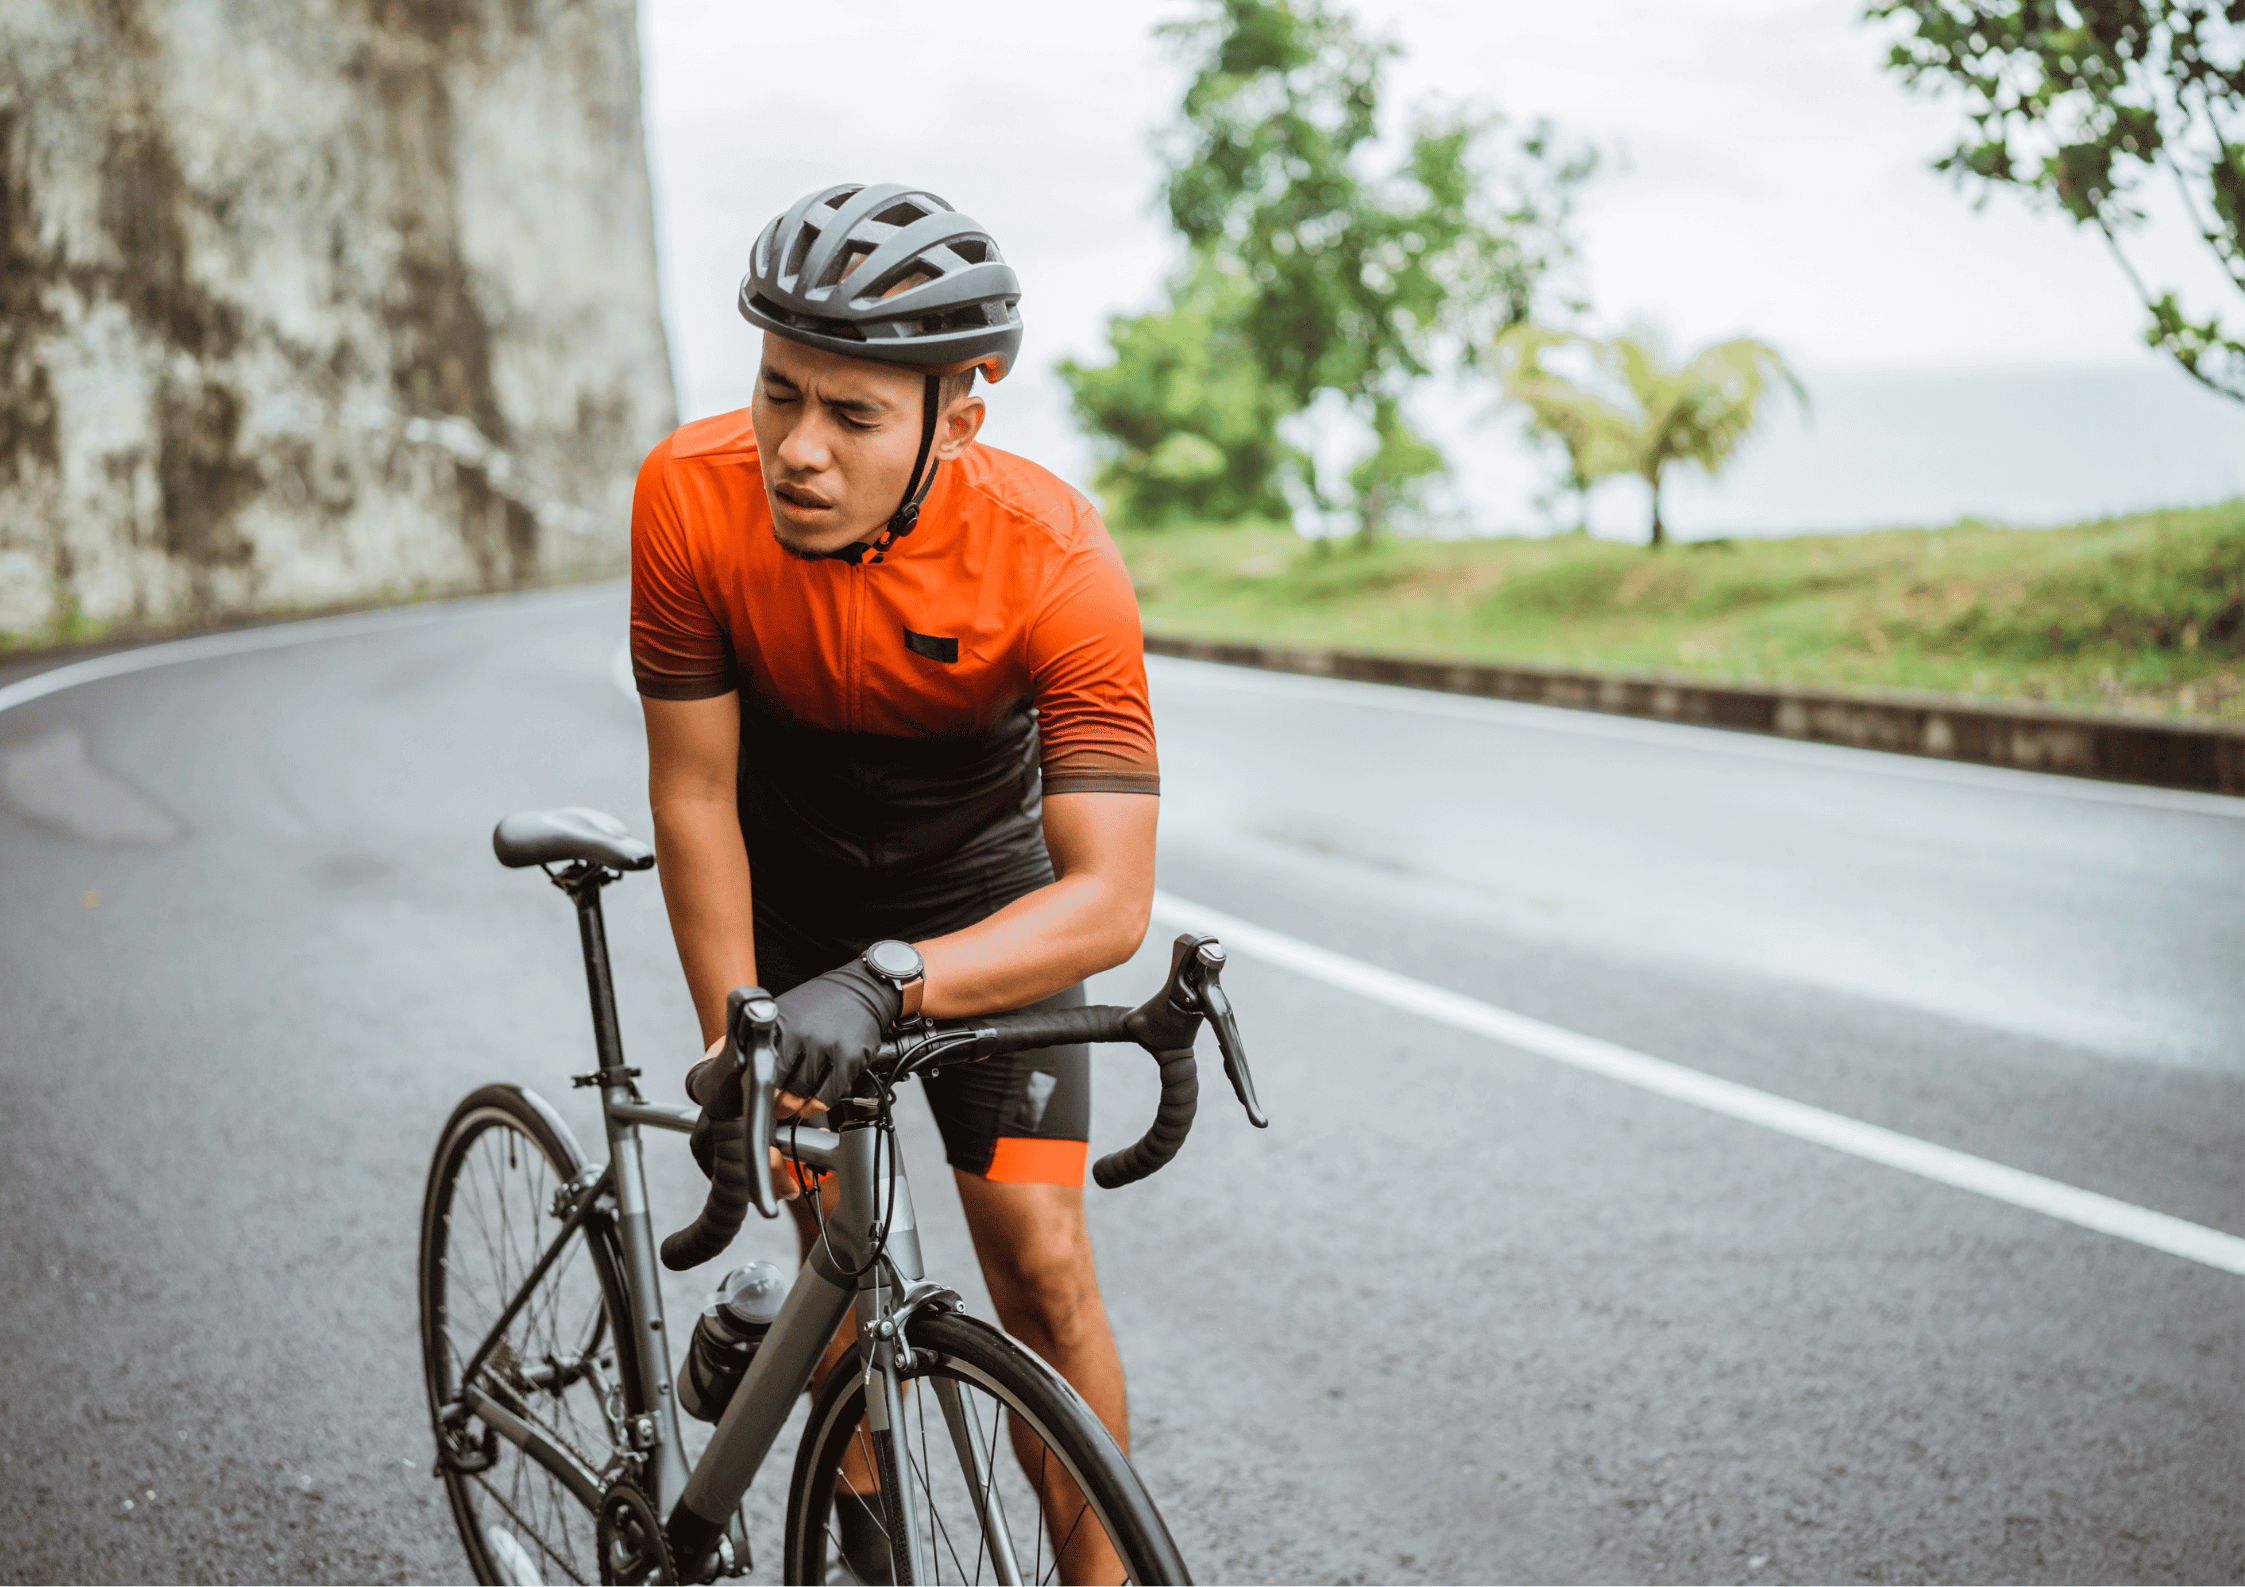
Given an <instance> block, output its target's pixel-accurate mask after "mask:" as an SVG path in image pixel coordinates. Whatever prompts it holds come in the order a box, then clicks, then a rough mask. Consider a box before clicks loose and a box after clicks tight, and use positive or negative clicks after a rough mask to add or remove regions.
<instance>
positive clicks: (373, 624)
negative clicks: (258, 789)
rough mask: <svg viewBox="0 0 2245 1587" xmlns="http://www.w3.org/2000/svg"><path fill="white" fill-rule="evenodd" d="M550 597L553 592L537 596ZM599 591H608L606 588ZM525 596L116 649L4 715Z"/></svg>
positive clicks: (55, 672)
mask: <svg viewBox="0 0 2245 1587" xmlns="http://www.w3.org/2000/svg"><path fill="white" fill-rule="evenodd" d="M547 593H550V592H547V591H537V592H535V594H547ZM569 593H570V594H572V595H574V594H580V593H587V592H583V591H574V590H573V591H571V592H569ZM599 593H602V594H606V593H607V592H606V591H605V590H601V591H600V592H599ZM526 598H532V597H526V596H524V595H521V594H515V593H511V592H510V593H508V594H505V595H486V596H478V597H475V598H474V599H470V600H455V601H445V602H442V603H440V604H438V605H435V606H411V607H398V606H391V607H385V608H383V609H382V610H380V611H373V612H345V613H342V614H340V615H338V616H335V617H308V618H305V619H304V620H302V621H301V622H294V623H271V624H267V625H266V626H264V627H261V628H240V629H235V630H233V631H232V632H230V633H223V634H199V635H197V636H196V637H195V638H193V639H173V640H167V641H165V642H164V643H163V644H159V645H141V646H139V647H137V648H136V649H132V650H117V651H112V652H110V654H108V655H106V656H89V657H87V658H86V659H85V660H84V661H73V662H70V663H68V664H67V665H65V666H60V667H54V668H50V669H49V670H48V671H46V672H35V673H33V674H32V675H31V676H30V677H28V678H18V679H17V680H16V681H15V682H13V683H10V684H6V685H0V711H8V710H11V709H13V708H14V707H16V706H19V705H27V704H29V703H30V702H31V701H33V700H42V699H45V698H46V697H47V696H48V695H50V694H60V693H61V692H62V691H63V690H65V689H75V688H77V687H78V686H79V685H80V684H83V683H98V682H100V681H101V680H102V679H104V678H117V677H122V676H124V675H125V674H126V673H131V672H146V671H148V670H149V669H150V668H152V667H171V666H177V665H178V664H179V663H181V662H186V661H208V660H211V659H212V658H214V657H218V656H239V655H245V654H248V653H249V652H251V651H257V650H278V649H280V648H282V647H283V646H287V645H308V644H311V643H312V642H313V641H315V640H321V639H349V638H350V637H352V636H353V635H355V634H367V633H386V632H391V631H394V630H396V629H400V628H420V627H422V626H424V625H426V624H429V623H435V622H442V621H443V620H444V619H446V618H448V617H457V616H460V615H462V614H464V613H468V612H473V611H480V610H483V609H484V608H486V607H488V606H491V605H493V604H494V603H498V602H506V601H520V600H524V599H526ZM0 659H4V658H0Z"/></svg>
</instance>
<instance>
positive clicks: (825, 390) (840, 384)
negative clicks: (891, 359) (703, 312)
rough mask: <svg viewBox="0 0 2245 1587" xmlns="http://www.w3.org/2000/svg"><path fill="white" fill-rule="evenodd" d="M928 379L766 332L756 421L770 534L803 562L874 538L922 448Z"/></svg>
mask: <svg viewBox="0 0 2245 1587" xmlns="http://www.w3.org/2000/svg"><path fill="white" fill-rule="evenodd" d="M924 389H925V380H924V378H923V377H922V376H921V375H919V374H918V373H916V372H915V371H913V370H909V369H899V368H896V367H895V366H894V365H890V364H875V363H868V362H867V361H866V360H864V359H862V358H845V357H843V356H842V355H841V354H839V353H829V352H825V351H822V350H821V349H819V348H816V347H806V346H804V345H803V344H802V343H800V342H791V341H788V340H787V339H786V338H785V337H780V336H773V335H769V334H767V335H766V336H765V338H764V363H763V368H762V369H761V370H760V371H759V373H758V376H757V381H756V400H755V402H754V404H752V406H751V407H750V410H749V412H750V415H751V417H752V419H753V420H754V422H755V426H756V449H757V451H758V452H759V453H761V454H762V456H763V460H764V493H765V495H766V497H767V498H769V500H770V501H771V504H772V533H773V534H774V535H775V536H776V537H777V538H778V540H779V543H780V544H781V545H782V546H784V547H786V548H787V549H788V550H789V551H791V552H794V553H795V554H797V555H798V556H817V555H819V554H820V553H822V552H827V551H838V550H840V549H841V548H842V547H843V546H846V545H848V544H850V543H851V542H852V541H855V540H873V539H876V538H878V536H879V534H880V532H881V531H882V530H883V529H885V528H887V527H888V522H889V515H890V514H891V513H894V512H895V511H896V509H897V506H898V504H899V503H900V502H901V501H902V500H903V499H904V487H905V483H906V481H907V480H908V479H909V478H910V476H911V473H912V460H913V458H914V457H915V456H917V455H918V453H919V450H920V424H921V413H920V403H921V395H922V392H923V390H924Z"/></svg>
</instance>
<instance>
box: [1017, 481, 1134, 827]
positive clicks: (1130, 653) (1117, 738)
mask: <svg viewBox="0 0 2245 1587" xmlns="http://www.w3.org/2000/svg"><path fill="white" fill-rule="evenodd" d="M1087 528H1088V531H1089V532H1088V533H1086V534H1085V535H1084V536H1083V538H1082V539H1081V540H1080V541H1079V542H1078V543H1077V544H1076V546H1075V547H1074V548H1073V549H1071V550H1070V551H1069V553H1068V554H1067V556H1066V557H1065V558H1064V559H1063V560H1062V562H1061V564H1060V566H1059V567H1058V569H1057V570H1056V571H1055V573H1054V575H1053V577H1052V578H1051V580H1050V581H1048V583H1047V584H1046V587H1045V590H1044V593H1043V596H1042V598H1041V599H1040V600H1039V601H1038V603H1037V613H1036V616H1035V618H1034V619H1033V620H1032V621H1031V623H1030V625H1029V631H1028V644H1029V675H1030V680H1031V685H1032V688H1033V691H1034V694H1035V703H1036V707H1037V717H1038V722H1037V727H1038V732H1039V735H1040V737H1041V740H1042V751H1041V753H1042V761H1043V771H1044V790H1045V792H1046V793H1048V794H1066V793H1144V794H1158V793H1160V792H1161V774H1160V766H1159V763H1158V761H1157V760H1156V757H1155V753H1154V713H1153V707H1152V706H1151V705H1150V704H1149V703H1148V700H1147V696H1146V645H1145V638H1144V636H1143V635H1142V634H1141V632H1140V631H1139V626H1138V597H1137V594H1136V592H1135V591H1134V590H1132V588H1131V584H1130V573H1129V571H1128V570H1127V569H1126V568H1125V567H1124V566H1123V560H1122V557H1121V555H1120V554H1119V553H1118V552H1117V551H1116V550H1115V546H1114V542H1113V541H1111V540H1109V539H1108V538H1107V535H1106V532H1105V531H1104V530H1103V529H1102V528H1101V527H1100V526H1099V524H1098V521H1097V520H1096V519H1093V520H1092V522H1091V523H1090V524H1089V525H1088V526H1087Z"/></svg>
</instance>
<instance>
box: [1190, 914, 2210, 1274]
mask: <svg viewBox="0 0 2245 1587" xmlns="http://www.w3.org/2000/svg"><path fill="white" fill-rule="evenodd" d="M1154 918H1155V919H1156V920H1159V921H1161V922H1162V923H1163V924H1164V925H1168V926H1176V927H1179V928H1181V929H1183V930H1187V931H1199V932H1206V933H1208V934H1209V935H1211V936H1215V937H1218V938H1220V939H1222V941H1223V943H1224V946H1225V947H1226V948H1228V949H1237V950H1238V951H1239V952H1241V953H1244V954H1247V955H1249V956H1250V957H1252V958H1258V959H1263V960H1266V961H1268V962H1270V963H1272V964H1275V965H1278V966H1279V967H1280V968H1282V969H1287V970H1292V971H1294V972H1296V973H1297V974H1300V975H1305V976H1308V977H1309V978H1310V979H1312V980H1315V981H1319V982H1322V983H1323V984H1325V985H1328V986H1337V987H1340V988H1342V989H1344V990H1346V991H1351V992H1354V993H1356V994H1357V995H1359V996H1360V997H1366V998H1369V999H1371V1000H1372V1001H1374V1002H1377V1003H1385V1004H1387V1005H1388V1006H1389V1007H1391V1008H1398V1009H1402V1010H1404V1011H1406V1012H1408V1013H1412V1014H1417V1015H1420V1016H1422V1017H1424V1018H1427V1019H1431V1020H1434V1021H1436V1022H1438V1023H1440V1024H1444V1025H1449V1026H1451V1027H1453V1028H1455V1029H1457V1030H1463V1031H1468V1032H1470V1033H1472V1034H1474V1035H1477V1036H1486V1037H1489V1038H1490V1039H1491V1040H1494V1041H1499V1042H1502V1043H1504V1044H1505V1045H1506V1046H1508V1047H1512V1048H1516V1049H1518V1050H1519V1051H1522V1052H1527V1053H1533V1054H1534V1055H1536V1056H1537V1057H1540V1058H1549V1059H1551V1060H1553V1061H1554V1062H1557V1063H1562V1064H1566V1065H1567V1066H1568V1067H1570V1068H1574V1069H1580V1070H1583V1071H1585V1072H1586V1073H1589V1074H1596V1075H1603V1076H1605V1077H1606V1078H1607V1079H1610V1080H1618V1081H1620V1082H1622V1083H1623V1084H1624V1085H1631V1086H1635V1087H1637V1088H1638V1089H1639V1090H1642V1091H1650V1092H1653V1093H1654V1094H1656V1095H1659V1096H1664V1097H1668V1098H1670V1099H1672V1100H1674V1101H1678V1102H1686V1103H1690V1104H1691V1105H1692V1106H1694V1107H1697V1108H1702V1109H1704V1110H1706V1111H1707V1112H1710V1113H1719V1114H1722V1115H1723V1116H1724V1117H1726V1118H1732V1119H1737V1120H1740V1121H1741V1122H1743V1123H1747V1124H1753V1125H1758V1126H1760V1127H1761V1128H1763V1129H1766V1130H1770V1131H1773V1132H1775V1133H1777V1134H1779V1135H1789V1136H1791V1137H1793V1138H1794V1139H1795V1140H1801V1141H1808V1142H1810V1143H1812V1144H1814V1145H1817V1146H1826V1147H1830V1148H1831V1149H1832V1150H1833V1151H1836V1152H1845V1153H1847V1154H1848V1155H1849V1156H1851V1157H1859V1158H1862V1159H1863V1160H1864V1161H1866V1162H1872V1163H1878V1164H1880V1165H1882V1166H1884V1167H1887V1168H1894V1169H1899V1170H1901V1171H1902V1172H1903V1173H1906V1174H1915V1175H1916V1176H1917V1177H1919V1178H1920V1179H1928V1180H1931V1181H1933V1182H1934V1183H1936V1184H1941V1185H1948V1186H1950V1187H1952V1188H1954V1189H1957V1190H1965V1191H1970V1192H1971V1193H1973V1194H1974V1195H1978V1196H1985V1197H1987V1198H1988V1199H1990V1200H1991V1201H2000V1202H2004V1203H2006V1204H2008V1205H2010V1206H2014V1207H2019V1208H2023V1209H2025V1210H2026V1211H2029V1212H2039V1213H2041V1214H2043V1215H2044V1216H2045V1217H2050V1218H2056V1219H2058V1220H2059V1221H2060V1222H2063V1223H2071V1224H2074V1225H2076V1226H2078V1227H2080V1228H2084V1229H2091V1230H2094V1231H2096V1232H2097V1233H2099V1234H2109V1235H2112V1236H2114V1237H2116V1238H2118V1239H2122V1240H2128V1241H2132V1242H2134V1243H2135V1244H2137V1245H2141V1246H2146V1247H2149V1248H2150V1249H2152V1250H2154V1251H2163V1252H2165V1253H2166V1254H2168V1255H2169V1256H2179V1257H2182V1258H2183V1259H2184V1260H2186V1261H2190V1262H2199V1263H2203V1264H2204V1265H2205V1266H2207V1267H2211V1268H2216V1269H2218V1270H2220V1271H2221V1272H2224V1273H2231V1274H2235V1275H2237V1276H2239V1277H2245V1238H2240V1237H2239V1236H2237V1235H2234V1234H2225V1233H2224V1232H2222V1231H2221V1230H2219V1229H2209V1228H2207V1227H2206V1226H2205V1225H2203V1224H2197V1223H2192V1222H2190V1221H2188V1220H2187V1219H2183V1218H2177V1217H2174V1216H2172V1215H2171V1214H2168V1213H2164V1212H2154V1211H2153V1210H2151V1209H2150V1208H2149V1207H2139V1206H2137V1205H2135V1204H2134V1203H2133V1202H2127V1201H2121V1200H2119V1199H2117V1198H2115V1197H2112V1196H2107V1195H2102V1194H2100V1193H2099V1192H2097V1191H2094V1190H2083V1189H2081V1188H2080V1187H2079V1186H2076V1185H2069V1184H2066V1183H2064V1182H2063V1181H2061V1180H2056V1179H2046V1178H2044V1177H2043V1176H2042V1175H2040V1174H2030V1173H2027V1172H2026V1171H2025V1170H2023V1169H2018V1168H2008V1167H2006V1166H2005V1165H2003V1164H2002V1163H1997V1162H1992V1161H1990V1160H1989V1159H1987V1158H1985V1157H1975V1156H1973V1155H1972V1154H1971V1153H1969V1152H1960V1151H1958V1150H1956V1149H1955V1148H1953V1147H1948V1146H1937V1145H1935V1144H1934V1143H1933V1142H1931V1141H1923V1140H1919V1139H1918V1138H1917V1137H1916V1136H1913V1135H1904V1134H1902V1133H1901V1132H1900V1131H1897V1130H1890V1129H1887V1128H1885V1127H1883V1126H1881V1125H1877V1124H1866V1123H1864V1122H1863V1121H1862V1120H1860V1119H1851V1118H1849V1117H1847V1116H1846V1115H1845V1114H1840V1113H1832V1112H1829V1111H1827V1110H1826V1109H1823V1108H1819V1107H1811V1106H1810V1105H1809V1104H1808V1103H1805V1102H1795V1101H1793V1100H1792V1099H1790V1098H1788V1097H1781V1096H1778V1095H1776V1094H1775V1093H1774V1092H1769V1091H1762V1090H1759V1089H1757V1088H1755V1087H1753V1086H1748V1085H1741V1084H1739V1083H1738V1082H1737V1081H1735V1080H1724V1079H1720V1078H1718V1077H1717V1076H1715V1075H1711V1074H1707V1073H1705V1072H1704V1071H1702V1070H1698V1069H1692V1068H1688V1067H1686V1066H1685V1065H1683V1064H1679V1063H1673V1062H1671V1061H1669V1060H1668V1059H1665V1058H1655V1057H1652V1056H1651V1055H1650V1054H1647V1053H1641V1052H1637V1051H1634V1050H1633V1049H1631V1048H1628V1047H1623V1046H1620V1045H1619V1044H1617V1043H1614V1042H1610V1041H1603V1040H1600V1039H1599V1038H1598V1037H1595V1036H1585V1035H1582V1034H1580V1033H1579V1032H1576V1031H1571V1030H1567V1029H1565V1028H1564V1027H1562V1026H1558V1025H1552V1024H1547V1023H1545V1022H1544V1021H1543V1020H1540V1019H1531V1018H1530V1017H1528V1016H1527V1015H1525V1014H1515V1013H1513V1012H1511V1011H1510V1010H1508V1009H1502V1008H1498V1007H1497V1006H1496V1005H1495V1004H1493V1003H1484V1002H1482V1001H1480V1000H1479V999H1478V998H1471V997H1466V996H1464V995H1463V994H1461V993H1457V992H1451V991H1447V990H1445V989H1444V988H1442V987H1439V986H1433V985H1430V984H1428V983H1427V982H1425V981H1418V980H1414V979H1412V978H1411V977H1410V976H1407V975H1399V974H1397V973H1396V972H1395V971H1393V970H1383V969H1381V968H1380V967H1379V966H1377V965H1372V964H1366V963H1364V962H1363V961H1362V960H1360V959H1352V958H1349V957H1348V956H1347V955H1345V954H1340V953H1335V952H1333V951H1332V950H1331V949H1329V948H1320V947H1318V946H1317V945H1316V944H1314V943H1309V942H1304V941H1302V940H1301V939H1300V938H1298V937H1290V936H1287V935H1286V934H1285V933H1284V932H1279V931H1272V930H1270V929H1269V928H1268V927H1264V926H1258V925H1255V924H1254V923H1253V922H1251V921H1246V920H1242V919H1240V918H1239V917H1238V916H1236V915H1229V914H1226V913H1224V912H1223V911H1222V910H1219V909H1211V908H1209V907H1208V906H1207V905H1205V904H1196V903H1193V902H1192V901H1191V900H1189V899H1184V898H1179V897H1177V896H1176V895H1175V894H1174V893H1166V892H1157V893H1155V894H1154Z"/></svg>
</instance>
